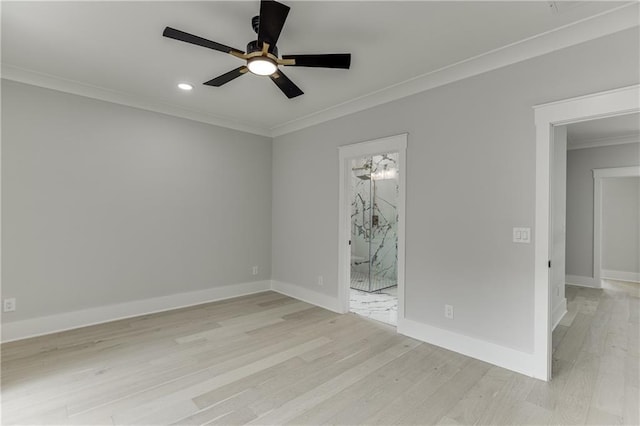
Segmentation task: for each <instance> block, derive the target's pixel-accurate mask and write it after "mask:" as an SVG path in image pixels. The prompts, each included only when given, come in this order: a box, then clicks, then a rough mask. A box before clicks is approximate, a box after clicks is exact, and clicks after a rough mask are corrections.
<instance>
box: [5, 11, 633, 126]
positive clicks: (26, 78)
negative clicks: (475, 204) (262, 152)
mask: <svg viewBox="0 0 640 426" xmlns="http://www.w3.org/2000/svg"><path fill="white" fill-rule="evenodd" d="M639 15H640V3H638V2H635V1H634V2H630V3H627V4H625V5H623V6H620V7H617V8H614V9H611V10H608V11H606V12H603V13H600V14H597V15H594V16H591V17H589V18H585V19H583V20H580V21H576V22H573V23H571V24H568V25H565V26H562V27H559V28H556V29H553V30H551V31H547V32H545V33H541V34H538V35H535V36H533V37H529V38H527V39H524V40H520V41H518V42H515V43H512V44H509V45H506V46H503V47H500V48H498V49H494V50H491V51H488V52H486V53H483V54H480V55H477V56H474V57H471V58H468V59H465V60H463V61H460V62H457V63H454V64H451V65H448V66H446V67H443V68H440V69H437V70H434V71H432V72H429V73H426V74H422V75H420V76H417V77H414V78H412V79H409V80H406V81H404V82H401V83H398V84H394V85H392V86H389V87H386V88H383V89H380V90H377V91H374V92H372V93H369V94H366V95H363V96H361V97H358V98H355V99H352V100H349V101H347V102H343V103H341V104H338V105H335V106H332V107H329V108H326V109H324V110H321V111H317V112H315V113H312V114H309V115H306V116H304V117H300V118H296V119H293V120H291V121H287V122H284V123H281V124H278V125H276V126H273V127H271V128H266V127H262V126H257V125H255V124H251V123H247V122H243V121H241V120H235V119H232V118H228V117H219V116H214V115H211V114H207V113H205V112H202V111H194V110H190V109H187V108H184V107H180V106H177V105H172V104H170V103H167V102H163V101H161V100H156V99H149V98H145V97H141V96H137V95H131V94H127V93H124V92H118V91H115V90H110V89H107V88H103V87H99V86H94V85H90V84H86V83H82V82H79V81H74V80H69V79H64V78H61V77H58V76H53V75H49V74H44V73H39V72H36V71H33V70H28V69H23V68H19V67H15V66H12V65H9V64H6V63H3V64H2V76H1V77H2V78H3V79H7V80H12V81H16V82H19V83H25V84H30V85H32V86H39V87H43V88H47V89H52V90H57V91H60V92H66V93H71V94H74V95H78V96H84V97H87V98H93V99H98V100H102V101H106V102H111V103H115V104H120V105H125V106H130V107H133V108H139V109H144V110H148V111H153V112H158V113H161V114H167V115H172V116H176V117H181V118H186V119H188V120H194V121H199V122H202V123H207V124H212V125H215V126H219V127H226V128H229V129H233V130H238V131H242V132H247V133H252V134H256V135H260V136H267V137H277V136H281V135H284V134H287V133H291V132H295V131H297V130H301V129H304V128H306V127H310V126H314V125H316V124H320V123H323V122H326V121H329V120H333V119H336V118H340V117H343V116H345V115H349V114H353V113H355V112H359V111H363V110H366V109H369V108H372V107H375V106H378V105H382V104H385V103H388V102H392V101H395V100H398V99H401V98H404V97H407V96H411V95H414V94H416V93H420V92H424V91H426V90H430V89H433V88H436V87H439V86H443V85H445V84H449V83H453V82H455V81H459V80H463V79H465V78H469V77H473V76H475V75H478V74H482V73H485V72H488V71H492V70H495V69H498V68H501V67H504V66H507V65H512V64H515V63H517V62H522V61H525V60H527V59H531V58H534V57H536V56H541V55H544V54H547V53H551V52H554V51H556V50H560V49H564V48H566V47H569V46H573V45H576V44H579V43H583V42H586V41H589V40H593V39H596V38H600V37H604V36H607V35H610V34H613V33H616V32H619V31H623V30H625V29H629V28H632V27H637V26H638V25H640V22H639V19H638V16H639Z"/></svg>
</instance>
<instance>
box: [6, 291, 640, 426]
mask: <svg viewBox="0 0 640 426" xmlns="http://www.w3.org/2000/svg"><path fill="white" fill-rule="evenodd" d="M639 289H640V286H635V287H634V286H631V285H629V284H625V283H622V284H620V283H616V282H611V283H608V284H606V285H605V286H604V288H603V289H588V288H578V287H571V286H568V287H567V289H566V293H565V294H566V296H567V300H568V301H569V302H570V308H571V310H572V311H573V312H574V313H575V315H573V314H572V315H570V316H569V317H568V319H567V321H565V324H567V325H560V326H558V328H557V329H556V332H554V334H553V348H555V350H554V351H553V375H554V378H553V381H552V382H550V383H546V382H541V381H537V380H534V379H531V378H529V377H525V376H522V375H519V374H516V373H513V372H510V371H507V370H504V369H501V368H498V367H493V366H490V365H488V364H486V363H483V362H481V361H477V360H474V359H471V358H468V357H465V356H463V355H460V354H456V353H453V352H450V351H447V350H444V349H441V348H438V347H435V346H430V345H427V344H423V343H420V342H417V341H415V340H413V339H410V338H407V337H404V336H401V335H398V334H397V333H396V332H395V329H394V328H393V327H390V326H388V325H385V324H381V323H377V322H375V321H371V320H366V319H363V318H360V317H358V316H356V315H354V314H347V315H338V314H335V313H333V312H329V311H326V310H324V309H321V308H318V307H315V306H312V305H309V304H306V303H304V302H300V301H297V300H294V299H291V298H289V297H286V296H283V295H281V294H278V293H274V292H263V293H259V294H254V295H249V296H244V297H241V298H237V299H230V300H226V301H220V302H215V303H208V304H204V305H199V306H194V307H189V308H184V309H178V310H175V311H171V312H164V313H158V314H150V315H144V316H141V317H137V318H129V319H125V320H120V321H114V322H112V323H107V324H100V325H96V326H91V327H85V328H82V329H78V330H71V331H68V332H62V333H56V334H53V335H49V336H42V337H38V338H32V339H26V340H24V341H19V342H12V343H9V344H3V345H2V346H0V351H1V355H2V364H1V373H2V374H1V376H0V380H1V386H2V389H1V391H2V423H3V424H7V425H12V424H43V425H44V424H68V425H72V424H83V425H86V424H92V425H93V424H169V423H174V424H179V425H196V424H197V425H202V424H233V425H235V424H283V423H290V424H304V425H306V424H323V423H324V424H350V425H351V424H364V425H375V424H384V425H390V424H420V425H423V424H440V425H445V424H446V425H455V424H464V425H468V424H492V425H499V424H505V425H506V424H514V425H515V424H535V425H541V424H562V425H566V424H585V423H587V424H625V425H638V424H640V414H639V409H638V398H639V392H638V388H639V387H640V372H639V369H640V367H639V366H640V361H639V355H640V354H639V353H638V352H639V348H638V345H639V340H640V336H639V333H640V328H639V327H640V324H639V320H640V318H639V309H640V303H639V302H640V299H639V296H640V290H639Z"/></svg>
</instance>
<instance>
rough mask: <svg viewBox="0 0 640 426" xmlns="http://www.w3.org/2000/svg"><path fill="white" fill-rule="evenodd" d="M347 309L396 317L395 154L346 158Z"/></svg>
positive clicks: (386, 318) (380, 317)
mask: <svg viewBox="0 0 640 426" xmlns="http://www.w3.org/2000/svg"><path fill="white" fill-rule="evenodd" d="M350 180H351V189H350V191H349V193H350V196H349V199H350V202H351V239H350V247H351V258H350V261H349V263H350V268H349V273H350V278H349V286H350V290H349V310H350V311H351V312H353V313H356V314H358V315H361V316H364V317H367V318H371V319H375V320H377V321H381V322H384V323H387V324H390V325H394V326H395V325H397V318H398V153H397V152H388V153H383V154H376V155H367V156H365V157H361V158H356V159H352V160H351V176H350Z"/></svg>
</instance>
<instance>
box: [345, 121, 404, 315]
mask: <svg viewBox="0 0 640 426" xmlns="http://www.w3.org/2000/svg"><path fill="white" fill-rule="evenodd" d="M407 138H408V134H407V133H402V134H400V135H395V136H389V137H386V138H381V139H375V140H371V141H366V142H360V143H355V144H351V145H344V146H340V147H338V151H339V154H338V157H339V163H338V164H339V169H340V178H339V182H340V186H339V190H338V300H339V301H340V305H339V307H340V309H339V312H342V313H346V312H349V284H350V276H349V275H350V264H351V263H350V256H351V252H350V250H349V240H350V239H351V209H350V206H351V201H350V199H349V197H350V194H351V180H350V179H349V177H350V176H351V174H350V170H351V165H350V164H349V161H350V160H352V159H354V158H361V157H364V156H367V155H375V154H382V153H387V152H397V153H398V169H399V170H398V205H397V209H398V210H397V211H398V322H400V321H401V320H402V319H403V318H404V304H405V296H404V295H405V288H404V286H405V282H404V274H405V270H404V269H405V200H406V186H407V185H406V176H407V170H406V164H407Z"/></svg>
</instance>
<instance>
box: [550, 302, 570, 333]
mask: <svg viewBox="0 0 640 426" xmlns="http://www.w3.org/2000/svg"><path fill="white" fill-rule="evenodd" d="M566 314H567V299H566V298H563V299H562V301H561V302H560V303H559V304H558V306H556V308H555V309H554V310H553V314H552V316H551V324H553V327H552V328H551V330H555V329H556V327H557V326H558V324H560V321H562V318H564V316H565V315H566Z"/></svg>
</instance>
